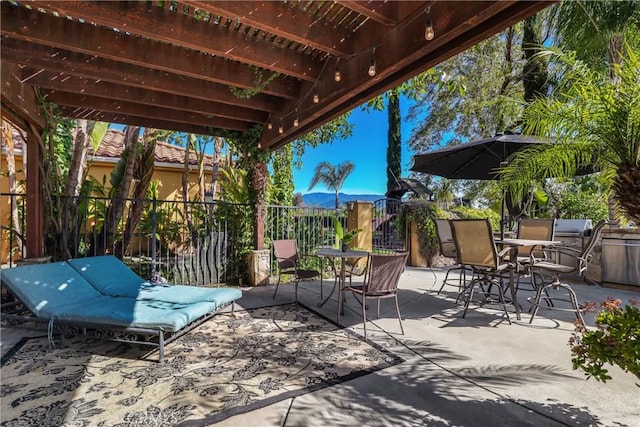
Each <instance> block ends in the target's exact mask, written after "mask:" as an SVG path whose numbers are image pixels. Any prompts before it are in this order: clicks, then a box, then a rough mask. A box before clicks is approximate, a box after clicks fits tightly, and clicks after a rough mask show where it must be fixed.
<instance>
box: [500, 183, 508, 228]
mask: <svg viewBox="0 0 640 427" xmlns="http://www.w3.org/2000/svg"><path fill="white" fill-rule="evenodd" d="M504 197H505V194H504V189H503V190H502V206H501V208H500V239H504V226H505V222H507V220H506V218H505V216H504V214H505V210H506V209H505V206H504V205H505V200H504Z"/></svg>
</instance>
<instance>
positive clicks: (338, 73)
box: [333, 67, 342, 82]
mask: <svg viewBox="0 0 640 427" xmlns="http://www.w3.org/2000/svg"><path fill="white" fill-rule="evenodd" d="M333 80H335V81H337V82H339V81H340V80H342V74H340V68H338V67H336V72H335V73H333Z"/></svg>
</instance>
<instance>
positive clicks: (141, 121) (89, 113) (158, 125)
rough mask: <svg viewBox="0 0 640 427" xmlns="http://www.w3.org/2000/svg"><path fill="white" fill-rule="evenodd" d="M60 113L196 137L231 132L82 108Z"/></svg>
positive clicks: (65, 107)
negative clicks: (191, 134) (186, 133)
mask: <svg viewBox="0 0 640 427" xmlns="http://www.w3.org/2000/svg"><path fill="white" fill-rule="evenodd" d="M60 112H61V114H62V115H63V116H64V117H68V118H74V119H85V120H95V121H100V122H107V123H120V124H123V125H133V126H142V127H148V128H154V129H165V130H173V131H176V132H188V133H195V134H198V135H211V136H224V135H227V134H229V133H230V132H231V131H229V130H227V129H225V128H222V129H220V128H210V127H206V126H198V125H193V124H186V123H179V122H173V121H167V120H156V119H152V118H149V117H146V116H142V117H140V116H133V115H124V114H119V113H109V112H103V111H96V110H88V109H85V108H82V107H69V106H64V105H63V106H60ZM231 133H233V132H231Z"/></svg>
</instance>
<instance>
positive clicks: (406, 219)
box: [398, 199, 449, 265]
mask: <svg viewBox="0 0 640 427" xmlns="http://www.w3.org/2000/svg"><path fill="white" fill-rule="evenodd" d="M448 217H449V215H448V214H447V213H446V212H445V211H443V210H442V209H440V208H439V207H438V206H437V205H436V204H435V203H434V202H430V201H428V200H424V199H412V200H408V201H406V202H404V203H403V204H402V209H401V210H400V215H398V230H400V236H402V237H404V236H406V235H407V227H408V226H409V224H410V223H412V222H413V223H415V224H416V227H417V228H418V243H419V244H420V253H421V254H422V255H423V256H424V257H426V259H427V263H428V265H431V262H432V258H433V257H434V256H435V255H437V254H438V248H439V245H438V237H437V235H436V226H435V223H434V222H433V220H434V219H435V218H448Z"/></svg>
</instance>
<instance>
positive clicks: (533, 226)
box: [517, 218, 556, 262]
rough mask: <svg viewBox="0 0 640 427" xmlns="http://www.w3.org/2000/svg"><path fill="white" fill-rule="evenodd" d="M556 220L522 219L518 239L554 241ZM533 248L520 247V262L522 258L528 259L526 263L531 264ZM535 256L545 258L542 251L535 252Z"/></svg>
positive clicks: (519, 223) (519, 224)
mask: <svg viewBox="0 0 640 427" xmlns="http://www.w3.org/2000/svg"><path fill="white" fill-rule="evenodd" d="M555 230H556V220H555V218H551V219H547V218H522V219H521V220H520V221H519V222H518V233H517V237H518V239H528V240H553V239H554V237H555ZM532 249H533V246H518V261H521V260H520V258H526V261H525V260H522V261H525V262H529V257H530V256H531V255H532V253H531V251H532ZM533 256H534V257H536V258H542V257H543V256H544V254H543V252H542V251H541V250H535V251H534V252H533Z"/></svg>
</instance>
